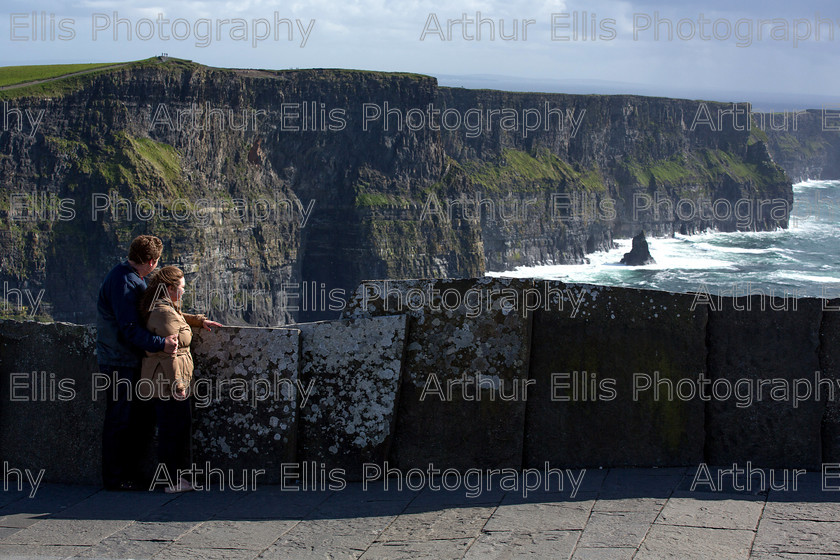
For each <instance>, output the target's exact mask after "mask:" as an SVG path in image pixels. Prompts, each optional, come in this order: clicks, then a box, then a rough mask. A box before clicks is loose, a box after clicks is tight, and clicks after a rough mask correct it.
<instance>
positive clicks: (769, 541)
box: [753, 518, 840, 554]
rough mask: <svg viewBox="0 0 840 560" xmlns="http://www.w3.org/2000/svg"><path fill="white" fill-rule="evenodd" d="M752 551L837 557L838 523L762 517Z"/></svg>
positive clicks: (839, 547)
mask: <svg viewBox="0 0 840 560" xmlns="http://www.w3.org/2000/svg"><path fill="white" fill-rule="evenodd" d="M753 550H755V551H760V552H774V553H776V552H785V553H810V554H821V553H827V552H832V553H834V554H840V521H799V520H790V519H785V520H780V519H767V518H762V520H761V523H760V524H759V526H758V534H757V535H756V538H755V544H754V545H753Z"/></svg>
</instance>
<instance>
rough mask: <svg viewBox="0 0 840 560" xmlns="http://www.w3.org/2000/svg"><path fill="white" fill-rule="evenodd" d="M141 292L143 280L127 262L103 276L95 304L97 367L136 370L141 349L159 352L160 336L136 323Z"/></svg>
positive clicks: (141, 352)
mask: <svg viewBox="0 0 840 560" xmlns="http://www.w3.org/2000/svg"><path fill="white" fill-rule="evenodd" d="M145 290H146V281H145V280H143V279H142V278H140V276H139V275H138V274H137V272H136V271H135V270H134V268H133V267H132V266H131V265H130V264H129V263H128V261H126V262H124V263H122V264H118V265H117V266H115V267H114V268H113V269H111V272H109V273H108V276H106V277H105V280H104V281H103V282H102V287H100V288H99V299H98V301H97V303H96V358H97V361H98V362H99V363H100V364H103V365H109V366H125V367H137V368H139V367H140V362H141V360H142V358H143V350H148V351H149V352H159V351H161V350H163V347H164V346H165V342H166V341H165V340H164V339H163V337H160V336H155V335H153V334H152V333H150V332H149V331H147V330H146V329H144V328H143V327H142V326H141V324H140V315H139V313H138V312H137V304H138V302H139V301H140V297H141V296H142V295H143V292H144V291H145Z"/></svg>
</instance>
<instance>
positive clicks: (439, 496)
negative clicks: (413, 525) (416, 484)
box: [411, 482, 505, 508]
mask: <svg viewBox="0 0 840 560" xmlns="http://www.w3.org/2000/svg"><path fill="white" fill-rule="evenodd" d="M436 484H438V486H436V488H439V489H438V490H432V489H431V488H426V489H424V490H423V491H422V492H420V494H419V495H418V496H417V497H416V498H414V500H412V502H411V507H412V508H424V507H425V508H434V507H447V506H449V507H451V506H464V507H474V506H479V505H487V504H493V505H497V504H499V503H501V501H502V498H504V497H505V492H504V491H502V490H498V489H495V490H492V489H491V490H487V488H486V487H484V488H477V486H478V484H477V483H473V484H474V485H472V486H470V488H465V487H464V486H463V484H462V485H461V488H460V489H458V490H445V489H443V488H442V487H440V486H439V482H436Z"/></svg>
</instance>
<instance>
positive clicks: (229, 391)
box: [172, 327, 300, 487]
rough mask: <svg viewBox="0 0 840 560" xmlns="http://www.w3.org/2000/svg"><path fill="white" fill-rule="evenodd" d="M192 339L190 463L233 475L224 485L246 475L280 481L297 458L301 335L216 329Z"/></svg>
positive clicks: (283, 331)
mask: <svg viewBox="0 0 840 560" xmlns="http://www.w3.org/2000/svg"><path fill="white" fill-rule="evenodd" d="M193 341H194V342H193V345H192V351H193V357H194V361H195V373H194V375H195V379H196V381H195V389H194V394H193V400H194V411H195V413H194V416H193V444H194V454H193V460H194V462H195V463H196V464H197V465H198V466H200V467H202V468H204V467H205V465H206V463H207V462H208V461H209V463H210V467H211V468H213V469H222V471H224V472H225V474H227V473H228V471H233V475H234V476H232V477H231V478H232V479H233V480H232V481H226V484H225V486H226V487H229V486H230V484H231V482H232V483H233V484H235V485H237V486H241V484H242V482H243V478H242V474H243V472H245V471H247V473H248V474H254V473H255V472H256V471H257V470H264V471H265V474H260V475H257V476H258V478H257V481H258V483H263V484H272V483H275V484H276V483H278V482H280V478H281V465H282V464H283V463H292V462H294V461H295V460H296V451H297V418H298V403H299V399H300V395H299V393H300V391H299V387H300V386H299V380H300V377H299V356H300V331H298V330H296V329H279V328H278V329H264V328H250V327H221V328H215V329H213V330H212V331H210V332H208V331H203V330H202V331H196V336H195V338H194V339H193ZM172 476H173V477H174V475H172ZM248 480H253V478H252V477H250V476H249V477H248ZM249 484H250V483H249Z"/></svg>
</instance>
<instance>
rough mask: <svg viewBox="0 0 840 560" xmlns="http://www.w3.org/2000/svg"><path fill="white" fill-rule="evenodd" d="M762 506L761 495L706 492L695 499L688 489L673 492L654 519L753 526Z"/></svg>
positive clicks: (668, 522) (695, 524) (670, 522)
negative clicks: (713, 493) (709, 493)
mask: <svg viewBox="0 0 840 560" xmlns="http://www.w3.org/2000/svg"><path fill="white" fill-rule="evenodd" d="M763 510H764V499H763V498H762V497H757V496H756V497H750V496H741V495H732V494H729V495H727V494H723V495H714V496H711V495H708V494H707V495H705V496H704V497H702V498H699V499H698V496H697V495H696V494H693V493H691V492H675V493H674V495H673V496H671V499H670V500H668V503H667V504H666V505H665V507H664V509H663V510H662V513H660V514H659V518H658V519H657V523H664V524H666V525H684V526H688V527H710V528H715V529H753V530H754V529H756V528H757V527H758V520H759V519H760V518H761V516H762V512H763Z"/></svg>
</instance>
